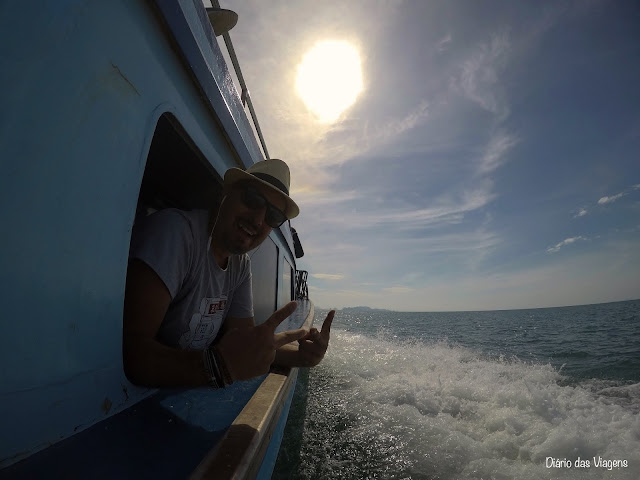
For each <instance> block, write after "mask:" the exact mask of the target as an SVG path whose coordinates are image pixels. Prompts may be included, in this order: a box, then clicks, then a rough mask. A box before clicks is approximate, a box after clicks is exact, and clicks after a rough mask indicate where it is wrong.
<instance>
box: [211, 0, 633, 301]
mask: <svg viewBox="0 0 640 480" xmlns="http://www.w3.org/2000/svg"><path fill="white" fill-rule="evenodd" d="M220 3H221V6H222V7H223V8H229V9H232V10H234V11H235V12H237V13H238V15H239V19H238V23H237V25H236V26H235V27H234V28H233V30H231V32H230V36H231V39H232V41H233V44H234V47H235V50H236V54H237V56H238V58H239V61H240V65H241V67H242V71H243V75H244V78H245V81H246V83H247V85H248V87H249V90H250V92H251V97H252V99H253V102H254V106H255V109H256V112H257V115H258V118H259V121H260V125H261V128H262V131H263V133H264V137H265V139H266V142H267V146H268V150H269V154H270V156H271V157H272V158H282V159H283V160H285V161H286V162H287V163H288V164H289V166H290V168H291V177H292V192H291V195H292V198H294V200H295V201H296V202H297V203H298V205H299V206H300V209H301V214H300V216H299V217H298V218H296V219H294V220H292V222H291V224H292V226H293V227H294V228H296V230H297V231H298V234H299V237H300V240H301V242H302V245H303V248H304V251H305V255H304V257H303V258H301V259H299V261H298V262H299V265H298V268H299V269H304V270H308V271H309V293H310V297H311V299H312V300H313V301H314V303H315V304H316V306H318V307H322V308H343V307H349V306H358V305H367V306H370V307H374V308H385V309H391V310H398V311H451V310H454V311H455V310H497V309H517V308H539V307H552V306H565V305H578V304H592V303H601V302H610V301H618V300H628V299H635V298H640V27H638V25H640V4H638V3H637V2H633V1H620V2H607V1H604V0H603V1H589V0H579V1H560V0H558V1H552V2H540V1H529V2H525V1H517V2H515V1H482V2H475V1H464V2H462V1H451V0H446V1H444V0H443V1H422V0H411V1H409V0H407V1H401V0H387V1H381V0H380V1H378V0H366V1H365V0H360V1H358V0H350V1H332V0H323V1H321V2H319V1H317V0H314V1H303V0H296V1H292V0H270V1H263V0H228V1H225V0H221V2H220ZM322 41H343V42H348V43H349V44H351V45H352V46H354V47H355V48H356V49H357V51H358V52H359V54H360V59H361V72H362V82H363V87H362V91H361V92H360V94H359V95H358V96H357V98H356V99H355V102H354V103H353V104H352V105H351V107H349V108H348V109H347V110H345V111H344V112H343V113H342V114H341V115H340V116H339V117H338V118H337V119H336V120H335V121H333V122H326V121H325V122H323V121H321V120H320V119H319V118H318V116H317V115H315V114H314V113H313V112H312V111H310V110H309V108H307V106H306V104H305V102H304V101H303V100H302V99H301V97H300V96H299V95H298V94H297V90H296V74H297V69H298V65H299V64H300V62H301V61H302V59H303V57H304V55H305V53H306V52H308V51H309V50H310V49H312V48H313V47H314V45H316V44H317V43H318V42H322ZM334 70H337V69H334ZM336 73H337V72H336Z"/></svg>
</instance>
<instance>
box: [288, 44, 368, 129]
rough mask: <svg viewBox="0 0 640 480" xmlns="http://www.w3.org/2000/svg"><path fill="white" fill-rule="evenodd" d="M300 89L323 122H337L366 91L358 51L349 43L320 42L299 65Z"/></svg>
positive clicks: (308, 105) (310, 107) (298, 82)
mask: <svg viewBox="0 0 640 480" xmlns="http://www.w3.org/2000/svg"><path fill="white" fill-rule="evenodd" d="M296 88H297V90H298V94H299V95H300V97H302V100H304V103H305V104H306V105H307V107H308V108H309V109H310V110H311V111H312V112H314V113H315V114H316V115H317V116H318V117H319V119H320V121H322V122H327V123H330V122H333V121H335V120H337V119H338V117H339V116H340V114H341V113H342V112H343V111H345V110H346V109H347V108H349V107H350V106H351V105H352V104H353V102H355V101H356V98H357V97H358V94H359V93H360V92H361V91H362V73H361V71H360V55H359V54H358V51H357V50H356V49H355V48H354V47H353V46H352V45H351V44H349V43H347V42H340V41H324V42H319V43H317V44H316V45H315V46H314V47H313V48H312V49H311V50H309V51H308V52H307V53H306V54H305V55H304V57H303V58H302V61H301V62H300V65H298V77H297V79H296Z"/></svg>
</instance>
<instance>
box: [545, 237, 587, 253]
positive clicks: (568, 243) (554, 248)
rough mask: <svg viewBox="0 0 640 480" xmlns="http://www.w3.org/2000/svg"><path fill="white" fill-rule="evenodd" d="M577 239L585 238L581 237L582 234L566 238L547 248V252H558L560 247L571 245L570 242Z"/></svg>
mask: <svg viewBox="0 0 640 480" xmlns="http://www.w3.org/2000/svg"><path fill="white" fill-rule="evenodd" d="M579 240H586V238H585V237H583V236H582V235H579V236H577V237H570V238H566V239H564V240H563V241H561V242H560V243H558V244H556V245H554V246H553V247H549V248H547V252H548V253H556V252H559V251H560V249H561V248H562V247H564V246H566V245H571V244H572V243H575V242H577V241H579Z"/></svg>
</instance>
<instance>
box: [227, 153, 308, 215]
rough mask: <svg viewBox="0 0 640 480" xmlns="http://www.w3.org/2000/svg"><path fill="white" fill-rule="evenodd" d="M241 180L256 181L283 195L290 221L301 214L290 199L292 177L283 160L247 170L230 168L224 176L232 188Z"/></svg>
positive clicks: (264, 162)
mask: <svg viewBox="0 0 640 480" xmlns="http://www.w3.org/2000/svg"><path fill="white" fill-rule="evenodd" d="M240 180H254V181H257V182H259V183H261V184H262V185H265V186H267V187H269V188H270V189H272V190H274V191H276V192H278V193H279V194H280V195H283V196H284V197H285V199H286V201H287V207H286V210H285V212H284V213H285V215H286V216H287V218H288V219H289V220H291V219H292V218H295V217H297V216H298V214H299V213H300V209H299V208H298V205H296V202H294V201H293V200H292V199H291V197H289V187H290V184H291V175H290V173H289V167H288V166H287V164H286V163H284V162H283V161H282V160H279V159H277V158H272V159H270V160H262V161H260V162H258V163H255V164H253V165H251V166H250V167H249V168H247V170H246V171H245V170H241V169H239V168H235V167H233V168H230V169H229V170H227V171H226V172H225V174H224V184H225V186H231V185H233V184H234V183H236V182H238V181H240Z"/></svg>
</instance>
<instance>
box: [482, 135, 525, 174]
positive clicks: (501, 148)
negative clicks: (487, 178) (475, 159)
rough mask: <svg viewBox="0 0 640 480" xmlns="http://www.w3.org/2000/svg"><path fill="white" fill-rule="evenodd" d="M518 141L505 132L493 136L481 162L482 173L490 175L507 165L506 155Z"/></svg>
mask: <svg viewBox="0 0 640 480" xmlns="http://www.w3.org/2000/svg"><path fill="white" fill-rule="evenodd" d="M518 141H519V140H518V139H517V138H516V137H514V136H513V135H509V134H508V133H506V132H504V131H501V132H498V133H497V134H495V135H493V136H492V137H491V139H490V140H489V144H488V145H487V148H486V151H485V153H484V155H483V157H482V159H481V161H480V172H481V173H489V172H491V171H493V170H495V169H496V168H498V167H500V166H501V165H503V164H504V163H506V161H507V158H506V153H507V152H508V151H509V150H510V149H511V148H512V147H513V146H514V145H516V144H517V143H518Z"/></svg>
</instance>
